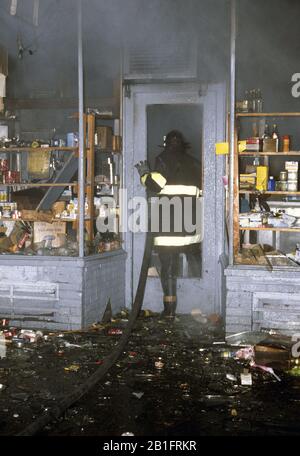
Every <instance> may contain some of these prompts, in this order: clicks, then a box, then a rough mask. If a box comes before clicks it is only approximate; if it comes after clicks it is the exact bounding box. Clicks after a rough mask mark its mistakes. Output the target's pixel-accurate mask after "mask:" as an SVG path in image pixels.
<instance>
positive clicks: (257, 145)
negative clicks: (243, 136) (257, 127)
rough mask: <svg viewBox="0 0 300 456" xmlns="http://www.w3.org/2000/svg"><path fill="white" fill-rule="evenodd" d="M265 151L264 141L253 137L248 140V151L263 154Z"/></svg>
mask: <svg viewBox="0 0 300 456" xmlns="http://www.w3.org/2000/svg"><path fill="white" fill-rule="evenodd" d="M262 149H263V141H262V139H261V138H257V137H252V138H248V139H247V140H246V150H248V151H254V152H261V151H262Z"/></svg>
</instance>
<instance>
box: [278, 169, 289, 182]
mask: <svg viewBox="0 0 300 456" xmlns="http://www.w3.org/2000/svg"><path fill="white" fill-rule="evenodd" d="M287 178H288V172H287V171H280V174H279V180H281V181H286V180H287Z"/></svg>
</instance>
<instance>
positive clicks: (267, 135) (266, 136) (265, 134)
mask: <svg viewBox="0 0 300 456" xmlns="http://www.w3.org/2000/svg"><path fill="white" fill-rule="evenodd" d="M270 138H271V135H270V129H269V125H268V124H267V123H266V124H265V130H264V134H263V135H262V139H270Z"/></svg>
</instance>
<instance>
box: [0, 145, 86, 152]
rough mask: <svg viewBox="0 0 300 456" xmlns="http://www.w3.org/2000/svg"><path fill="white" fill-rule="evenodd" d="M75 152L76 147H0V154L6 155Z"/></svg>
mask: <svg viewBox="0 0 300 456" xmlns="http://www.w3.org/2000/svg"><path fill="white" fill-rule="evenodd" d="M56 150H57V151H66V152H75V151H77V150H78V147H67V146H66V147H1V148H0V154H7V153H10V152H11V153H12V152H41V151H43V152H45V151H48V152H54V151H56Z"/></svg>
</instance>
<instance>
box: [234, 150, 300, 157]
mask: <svg viewBox="0 0 300 456" xmlns="http://www.w3.org/2000/svg"><path fill="white" fill-rule="evenodd" d="M275 155H278V156H282V157H284V156H291V155H293V156H296V155H299V157H300V151H299V150H291V151H289V152H253V151H249V152H248V151H245V152H239V157H243V156H245V157H247V156H249V157H256V156H258V157H259V156H262V157H264V156H275Z"/></svg>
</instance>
